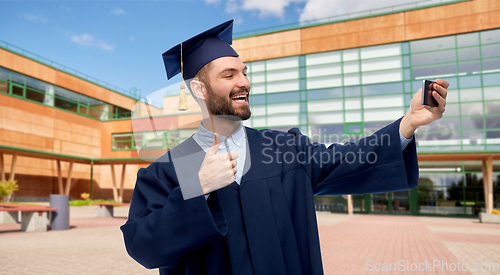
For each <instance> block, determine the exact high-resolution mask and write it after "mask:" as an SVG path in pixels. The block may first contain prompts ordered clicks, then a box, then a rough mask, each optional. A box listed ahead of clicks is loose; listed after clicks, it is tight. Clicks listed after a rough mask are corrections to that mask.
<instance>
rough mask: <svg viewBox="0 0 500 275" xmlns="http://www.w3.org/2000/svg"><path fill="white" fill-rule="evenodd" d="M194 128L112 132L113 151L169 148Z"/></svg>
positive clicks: (184, 138) (186, 136) (190, 133)
mask: <svg viewBox="0 0 500 275" xmlns="http://www.w3.org/2000/svg"><path fill="white" fill-rule="evenodd" d="M197 130H198V128H196V129H173V130H161V131H156V132H134V133H120V134H113V135H112V137H111V141H112V148H113V151H122V150H138V149H139V150H157V149H165V150H170V149H172V148H174V147H175V146H177V145H178V144H179V143H181V142H183V141H184V140H186V139H188V138H189V137H190V136H191V135H193V134H194V133H196V131H197Z"/></svg>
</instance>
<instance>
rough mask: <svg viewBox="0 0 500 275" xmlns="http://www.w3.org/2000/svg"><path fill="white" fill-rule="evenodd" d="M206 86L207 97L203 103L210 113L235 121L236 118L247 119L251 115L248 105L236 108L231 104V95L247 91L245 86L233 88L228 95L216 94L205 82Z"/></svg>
mask: <svg viewBox="0 0 500 275" xmlns="http://www.w3.org/2000/svg"><path fill="white" fill-rule="evenodd" d="M205 86H206V88H207V98H206V100H205V103H206V104H207V109H208V111H209V112H210V113H211V114H212V115H216V116H224V118H225V119H229V120H233V121H237V120H247V119H249V118H250V116H251V115H252V112H251V111H250V106H249V105H240V106H238V108H235V107H234V106H233V102H232V99H231V97H232V96H234V95H236V94H239V93H249V90H248V89H246V88H240V89H237V90H233V91H232V92H231V93H230V94H229V97H225V96H221V95H217V94H216V93H215V92H214V91H213V90H212V87H211V86H210V84H209V83H206V84H205Z"/></svg>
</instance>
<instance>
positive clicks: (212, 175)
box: [198, 133, 238, 195]
mask: <svg viewBox="0 0 500 275" xmlns="http://www.w3.org/2000/svg"><path fill="white" fill-rule="evenodd" d="M219 146H220V137H219V135H218V134H217V133H215V139H214V142H213V143H212V146H211V147H210V148H209V149H208V151H207V154H206V155H205V159H204V160H203V163H202V164H201V168H200V171H198V177H199V179H200V183H201V188H202V189H203V194H205V195H206V194H208V193H210V192H212V191H215V190H217V189H220V188H223V187H225V186H228V185H229V184H231V183H232V182H233V181H234V179H235V177H234V175H235V174H236V171H237V170H236V165H237V164H238V163H237V161H236V159H237V158H238V153H236V152H235V151H231V152H230V153H229V154H219V155H217V150H218V149H219ZM229 155H231V159H230V158H229Z"/></svg>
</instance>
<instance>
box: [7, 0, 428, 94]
mask: <svg viewBox="0 0 500 275" xmlns="http://www.w3.org/2000/svg"><path fill="white" fill-rule="evenodd" d="M422 1H423V2H426V3H427V2H436V1H438V0H349V1H344V0H143V1H139V0H137V1H134V0H128V1H91V0H79V1H77V0H66V1H56V0H50V1H25V0H20V1H13V0H0V44H1V45H4V42H7V43H9V44H12V45H14V46H17V47H20V48H22V49H24V50H27V51H29V52H32V53H34V54H37V55H40V56H42V57H44V58H47V59H50V60H52V61H55V62H57V63H60V64H62V65H65V66H67V67H69V68H72V69H74V70H77V71H79V72H82V73H84V74H87V75H90V76H92V77H95V78H97V79H99V80H102V81H104V82H107V83H109V84H112V85H115V86H118V87H120V88H123V89H125V90H129V89H130V88H138V89H140V90H141V92H142V96H146V95H147V94H151V93H153V92H155V91H157V90H160V89H162V88H164V87H167V86H171V85H173V84H174V83H175V84H177V83H179V82H180V81H181V78H180V76H177V77H174V78H173V79H171V80H169V81H167V79H166V73H165V69H164V65H163V60H162V58H161V54H162V53H163V52H165V51H167V50H168V49H170V48H171V47H172V46H174V45H176V44H179V43H180V42H182V41H184V40H186V39H188V38H190V37H192V36H194V35H196V34H198V33H200V32H203V31H205V30H206V29H209V28H211V27H213V26H216V25H218V24H220V23H222V22H225V21H227V20H229V19H234V20H235V24H234V31H233V32H234V33H241V32H246V31H252V30H256V29H261V28H267V27H273V26H278V25H284V24H294V23H297V22H301V21H304V20H314V19H318V18H324V17H328V16H335V15H343V14H347V13H354V12H358V11H365V10H369V9H377V8H382V7H390V6H393V5H402V4H403V5H409V4H408V3H414V2H422ZM346 3H348V4H346Z"/></svg>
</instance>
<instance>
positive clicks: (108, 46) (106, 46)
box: [96, 41, 115, 52]
mask: <svg viewBox="0 0 500 275" xmlns="http://www.w3.org/2000/svg"><path fill="white" fill-rule="evenodd" d="M96 46H97V47H98V48H100V49H103V50H105V51H108V52H112V51H113V50H114V49H115V45H112V44H108V43H106V42H103V41H100V42H98V43H97V44H96Z"/></svg>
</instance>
